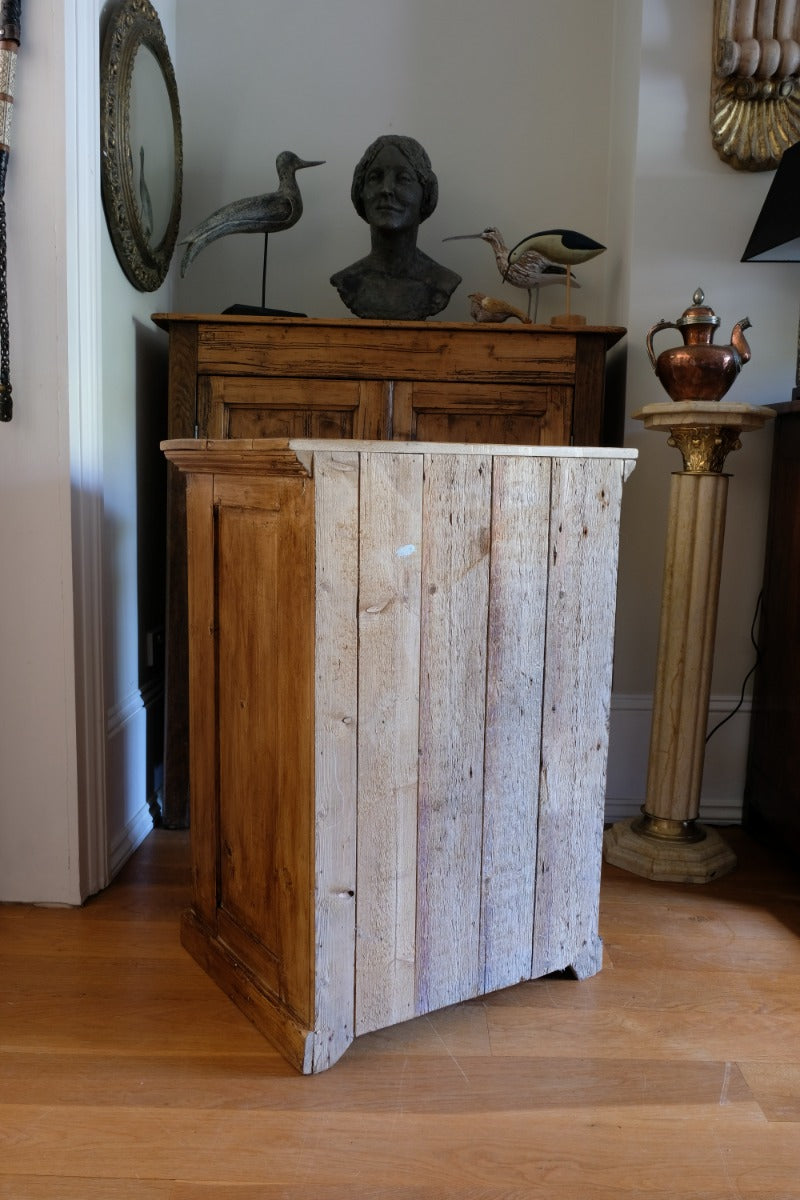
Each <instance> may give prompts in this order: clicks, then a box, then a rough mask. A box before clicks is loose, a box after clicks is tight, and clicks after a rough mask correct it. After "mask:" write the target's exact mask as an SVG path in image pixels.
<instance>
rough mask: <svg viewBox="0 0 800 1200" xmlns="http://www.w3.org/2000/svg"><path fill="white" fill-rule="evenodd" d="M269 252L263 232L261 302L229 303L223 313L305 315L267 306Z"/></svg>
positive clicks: (304, 315) (279, 315)
mask: <svg viewBox="0 0 800 1200" xmlns="http://www.w3.org/2000/svg"><path fill="white" fill-rule="evenodd" d="M268 254H269V234H268V233H265V234H264V257H263V259H262V264H261V304H260V305H259V304H229V305H228V307H227V308H223V310H222V312H223V314H230V315H231V316H234V315H237V314H238V315H239V316H248V317H306V316H308V313H301V312H292V311H291V310H290V309H288V308H267V257H268Z"/></svg>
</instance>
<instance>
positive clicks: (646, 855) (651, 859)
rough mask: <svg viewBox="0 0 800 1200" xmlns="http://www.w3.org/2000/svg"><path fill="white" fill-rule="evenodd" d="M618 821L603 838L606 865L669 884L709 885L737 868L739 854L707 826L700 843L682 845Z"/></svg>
mask: <svg viewBox="0 0 800 1200" xmlns="http://www.w3.org/2000/svg"><path fill="white" fill-rule="evenodd" d="M635 819H636V818H630V819H629V820H627V821H618V822H617V824H616V825H612V826H611V828H610V829H607V830H606V832H605V835H604V837H603V854H604V857H605V859H606V862H610V863H612V864H613V865H614V866H615V867H622V869H623V870H625V871H630V872H631V873H632V874H634V875H642V876H643V877H644V878H645V879H657V880H663V881H665V882H669V883H708V882H709V881H710V880H712V879H717V878H718V877H719V876H720V875H725V874H727V872H728V871H731V870H733V868H734V867H735V866H736V855H735V854H734V853H733V851H732V850H731V848H730V847H729V846H728V844H727V843H726V842H725V841H724V840H723V838H722V837H721V836H720V835H719V833H717V831H716V829H711V828H709V827H708V826H707V825H701V826H700V827H699V828H700V829H702V830H703V832H704V833H705V837H704V838H703V840H702V841H700V842H680V841H674V840H670V839H667V838H654V837H648V836H647V835H646V834H641V833H636V832H635V830H634V829H632V825H633V824H634V820H635Z"/></svg>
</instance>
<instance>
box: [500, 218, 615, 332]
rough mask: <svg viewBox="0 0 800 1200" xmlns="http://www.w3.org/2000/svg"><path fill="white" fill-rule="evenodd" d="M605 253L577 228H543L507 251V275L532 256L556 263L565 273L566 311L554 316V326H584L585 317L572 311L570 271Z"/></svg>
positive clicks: (599, 245) (603, 248) (596, 243)
mask: <svg viewBox="0 0 800 1200" xmlns="http://www.w3.org/2000/svg"><path fill="white" fill-rule="evenodd" d="M604 250H605V246H603V245H602V244H601V243H600V242H596V241H595V240H594V238H590V237H587V236H586V234H584V233H578V232H577V231H576V230H574V229H543V230H541V231H540V232H539V233H531V234H529V235H528V236H527V237H524V238H523V239H522V241H521V242H517V244H516V246H513V247H512V249H511V250H509V252H508V266H507V268H506V275H507V276H508V277H510V275H511V273H512V272H513V271H514V270H515V269H516V268H517V266H518V265H519V264H520V263H521V262H524V261H525V260H526V258H527V257H528V256H529V255H531V254H539V255H541V256H542V257H543V258H545V259H547V260H548V261H549V262H552V263H557V264H558V265H560V266H561V268H562V269H563V270H564V271H565V273H566V280H565V282H566V288H567V311H566V312H565V313H561V314H560V315H559V316H557V317H552V318H551V321H550V324H551V325H585V324H586V317H583V316H580V315H579V314H578V313H573V312H572V305H571V296H570V289H571V287H572V282H573V279H572V274H571V268H572V267H574V266H577V265H578V263H584V262H588V261H589V259H590V258H596V257H597V255H598V254H602V253H603V251H604Z"/></svg>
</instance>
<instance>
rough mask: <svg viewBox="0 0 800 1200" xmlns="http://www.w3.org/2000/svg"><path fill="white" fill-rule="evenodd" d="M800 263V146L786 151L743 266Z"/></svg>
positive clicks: (752, 235) (798, 144)
mask: <svg viewBox="0 0 800 1200" xmlns="http://www.w3.org/2000/svg"><path fill="white" fill-rule="evenodd" d="M798 261H800V142H796V143H795V145H794V146H790V147H789V148H788V150H784V152H783V157H782V158H781V161H780V162H779V163H778V169H777V171H776V172H775V178H774V179H773V181H772V186H771V187H770V189H769V191H768V192H767V198H766V200H765V201H764V204H763V207H762V209H761V212H760V213H759V214H758V220H757V221H756V223H755V228H754V229H753V232H752V233H751V234H750V241H749V242H748V243H747V249H746V250H745V252H744V254H743V255H742V262H798Z"/></svg>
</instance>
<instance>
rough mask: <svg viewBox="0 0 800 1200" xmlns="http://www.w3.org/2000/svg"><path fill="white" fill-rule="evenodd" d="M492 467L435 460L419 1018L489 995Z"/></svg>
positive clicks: (427, 526) (486, 462)
mask: <svg viewBox="0 0 800 1200" xmlns="http://www.w3.org/2000/svg"><path fill="white" fill-rule="evenodd" d="M490 504H491V458H489V457H486V456H484V455H462V456H458V455H457V454H452V455H450V454H441V455H438V454H437V455H426V457H425V477H424V496H423V538H424V541H423V576H422V596H421V600H422V629H421V641H422V654H421V657H422V663H423V670H422V673H421V679H420V767H419V770H420V782H419V818H418V837H419V852H418V855H419V858H418V869H419V874H420V881H421V882H420V888H419V899H418V911H417V997H416V1007H417V1011H418V1012H420V1013H422V1012H428V1011H430V1010H431V1009H434V1008H440V1007H442V1006H443V1005H446V1004H452V1003H454V1002H455V1001H457V1000H463V999H465V998H466V997H468V996H474V995H476V994H477V993H478V992H479V990H480V986H481V982H482V980H481V978H480V975H481V972H480V948H479V936H480V929H479V926H480V903H481V897H480V890H481V829H482V821H483V743H484V712H485V696H486V634H487V606H488V599H489V542H490V521H491V513H490Z"/></svg>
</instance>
